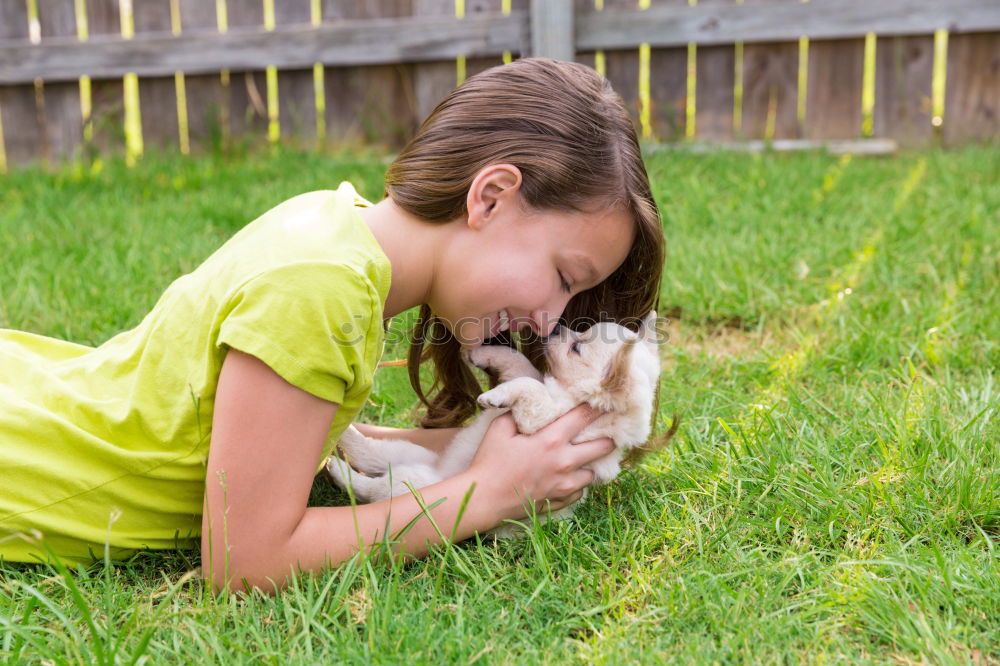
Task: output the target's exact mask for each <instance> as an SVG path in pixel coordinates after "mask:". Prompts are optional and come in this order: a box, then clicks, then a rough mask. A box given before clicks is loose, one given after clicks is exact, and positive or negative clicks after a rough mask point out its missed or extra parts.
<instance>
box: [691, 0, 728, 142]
mask: <svg viewBox="0 0 1000 666" xmlns="http://www.w3.org/2000/svg"><path fill="white" fill-rule="evenodd" d="M734 2H735V0H698V5H701V6H707V5H729V4H733V3H734ZM697 49H698V52H697V53H698V54H697V65H696V79H695V80H696V82H697V92H696V94H695V136H696V137H698V138H699V139H707V140H713V141H723V140H728V139H731V138H732V137H733V102H734V99H733V87H734V86H735V84H736V50H735V47H734V46H733V45H731V44H726V45H722V46H713V45H698V47H697Z"/></svg>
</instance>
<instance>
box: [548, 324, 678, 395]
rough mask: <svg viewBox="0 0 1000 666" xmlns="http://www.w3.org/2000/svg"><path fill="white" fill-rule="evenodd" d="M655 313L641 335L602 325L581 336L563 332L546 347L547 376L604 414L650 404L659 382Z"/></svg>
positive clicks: (641, 330) (560, 330) (572, 332)
mask: <svg viewBox="0 0 1000 666" xmlns="http://www.w3.org/2000/svg"><path fill="white" fill-rule="evenodd" d="M655 322H656V313H655V312H650V313H649V314H648V315H646V317H645V319H643V322H642V325H641V326H640V327H639V331H638V333H635V332H633V331H630V330H629V329H627V328H625V327H624V326H621V325H619V324H612V323H607V322H604V323H599V324H594V325H593V326H591V327H590V328H588V329H587V330H585V331H582V332H574V331H571V330H570V329H568V328H561V329H559V331H557V332H556V333H555V334H554V335H551V336H549V337H548V338H547V339H546V343H545V358H546V360H547V361H548V366H549V370H550V372H551V373H552V375H553V376H554V377H555V378H556V379H557V380H559V383H560V384H562V385H563V387H565V389H566V390H567V392H569V393H570V395H571V396H572V397H573V398H575V399H577V401H578V402H586V403H588V404H590V405H591V406H592V407H594V408H595V409H597V410H599V411H603V412H619V413H621V412H626V411H629V410H630V409H631V408H632V407H633V406H635V405H636V404H645V403H649V404H650V405H651V404H652V401H653V396H654V393H655V391H656V386H657V383H658V382H659V376H660V355H659V352H658V349H657V336H656V327H655Z"/></svg>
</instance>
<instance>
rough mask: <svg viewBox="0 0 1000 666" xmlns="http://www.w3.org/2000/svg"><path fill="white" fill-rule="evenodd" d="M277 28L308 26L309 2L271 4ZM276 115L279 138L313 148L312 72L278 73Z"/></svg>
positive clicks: (283, 0) (287, 0)
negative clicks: (297, 141) (278, 122)
mask: <svg viewBox="0 0 1000 666" xmlns="http://www.w3.org/2000/svg"><path fill="white" fill-rule="evenodd" d="M274 19H275V24H276V25H279V26H281V25H311V22H312V12H311V5H310V1H309V0H277V1H276V2H275V3H274ZM278 115H279V118H280V120H281V138H282V141H283V142H288V141H290V140H291V139H292V138H294V139H295V140H299V141H301V142H302V143H303V145H306V144H308V145H313V143H314V142H315V138H316V86H315V82H314V80H313V70H312V69H311V68H310V69H279V70H278Z"/></svg>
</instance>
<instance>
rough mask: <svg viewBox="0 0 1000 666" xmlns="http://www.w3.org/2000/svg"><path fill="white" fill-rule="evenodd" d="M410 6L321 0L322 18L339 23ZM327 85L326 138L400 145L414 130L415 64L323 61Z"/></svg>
mask: <svg viewBox="0 0 1000 666" xmlns="http://www.w3.org/2000/svg"><path fill="white" fill-rule="evenodd" d="M413 11H414V6H413V3H412V2H411V0H367V1H366V2H364V3H344V2H337V1H335V0H325V2H324V4H323V20H324V21H325V22H328V24H329V25H332V26H343V25H345V24H346V22H348V21H354V20H366V19H375V18H382V19H384V20H390V19H392V18H403V17H407V16H410V14H411V13H412V12H413ZM325 25H326V24H325ZM452 76H454V63H453V64H452ZM325 85H326V113H327V115H326V118H327V141H328V143H329V144H331V145H333V146H338V145H340V146H342V145H345V144H352V143H357V142H362V141H365V142H369V143H375V144H381V145H385V146H389V147H393V148H398V147H400V146H402V145H403V143H405V142H406V140H407V139H409V138H410V137H411V136H413V131H414V130H415V129H416V123H417V122H418V119H417V116H416V108H417V102H416V99H415V95H414V65H412V64H404V63H401V64H395V65H371V66H363V67H337V66H334V67H327V68H326V72H325Z"/></svg>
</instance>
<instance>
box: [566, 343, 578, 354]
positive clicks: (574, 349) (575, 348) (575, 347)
mask: <svg viewBox="0 0 1000 666" xmlns="http://www.w3.org/2000/svg"><path fill="white" fill-rule="evenodd" d="M569 350H570V351H571V352H573V353H574V354H576V355H579V354H580V343H579V342H574V343H573V344H571V345H570V346H569Z"/></svg>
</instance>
